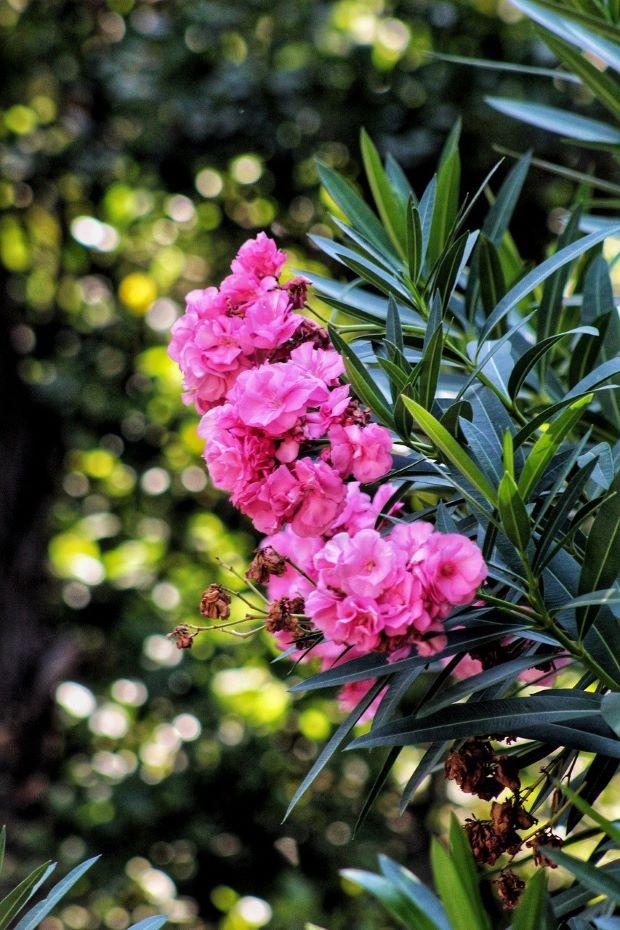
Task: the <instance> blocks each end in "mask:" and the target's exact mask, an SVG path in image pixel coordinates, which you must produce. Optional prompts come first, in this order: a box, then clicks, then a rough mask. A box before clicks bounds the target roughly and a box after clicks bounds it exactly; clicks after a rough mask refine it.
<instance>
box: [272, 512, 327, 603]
mask: <svg viewBox="0 0 620 930" xmlns="http://www.w3.org/2000/svg"><path fill="white" fill-rule="evenodd" d="M262 545H263V546H271V547H272V548H273V549H275V550H276V552H278V553H279V554H280V555H282V556H288V557H289V558H290V559H292V560H293V562H294V563H295V565H298V566H299V568H301V569H302V570H303V571H304V572H305V573H306V575H309V576H310V577H311V578H312V577H313V576H314V575H315V574H316V573H315V571H314V565H313V559H314V556H315V555H316V554H317V552H318V551H319V549H322V548H323V539H322V537H321V536H298V535H297V533H296V532H295V531H294V530H293V528H292V527H291V526H288V525H287V526H285V527H284V528H283V529H281V530H280V532H279V533H274V534H273V535H271V536H267V537H266V538H265V539H264V540H263V542H262ZM313 588H314V585H313V584H312V582H310V581H308V579H307V578H306V577H305V576H304V575H302V574H300V572H298V571H297V570H296V569H295V568H293V567H292V566H291V565H288V566H287V569H286V571H285V572H284V574H283V575H279V576H278V575H272V576H271V577H270V579H269V584H268V585H267V593H268V595H269V600H271V601H277V600H278V599H279V598H281V597H290V598H294V597H305V596H306V595H307V594H309V593H310V591H312V590H313Z"/></svg>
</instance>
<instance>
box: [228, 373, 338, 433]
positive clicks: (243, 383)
mask: <svg viewBox="0 0 620 930" xmlns="http://www.w3.org/2000/svg"><path fill="white" fill-rule="evenodd" d="M327 395H328V389H327V387H326V385H325V384H324V383H323V382H321V381H319V379H318V378H315V377H313V376H312V375H308V374H305V373H304V372H303V371H302V370H301V369H300V368H299V366H297V365H295V364H292V363H290V362H278V363H276V364H275V365H271V364H265V365H261V366H260V367H259V368H254V369H250V370H249V371H246V372H243V374H242V375H240V376H239V378H238V379H237V381H236V383H235V386H234V387H233V388H232V390H231V391H230V393H229V397H228V399H229V401H230V403H231V404H233V405H234V407H235V408H236V410H237V412H238V416H239V418H240V419H241V420H242V421H243V422H244V423H245V424H246V425H247V426H251V427H254V428H255V429H260V430H263V431H264V432H265V433H267V435H269V436H274V437H280V436H284V435H285V434H286V433H287V432H288V431H289V430H291V429H293V427H295V426H297V425H298V424H299V422H300V420H301V418H302V417H303V416H304V415H305V413H306V411H307V409H308V407H309V406H316V405H317V404H319V403H322V402H323V401H324V400H325V399H326V398H327Z"/></svg>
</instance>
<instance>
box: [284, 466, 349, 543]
mask: <svg viewBox="0 0 620 930" xmlns="http://www.w3.org/2000/svg"><path fill="white" fill-rule="evenodd" d="M294 470H295V478H296V480H297V481H298V483H299V489H300V490H299V497H298V504H297V507H296V509H295V512H294V514H293V516H292V519H291V526H292V528H293V530H294V531H295V532H296V533H297V535H298V536H320V535H322V534H323V533H325V532H326V531H327V530H328V529H329V527H330V526H331V525H332V523H333V522H334V520H335V518H336V516H337V514H338V513H339V511H340V509H341V508H342V505H343V503H344V498H345V487H344V484H343V483H342V480H341V478H340V476H339V475H338V474H337V473H336V472H335V471H334V470H333V468H330V467H329V465H326V464H325V463H324V462H313V461H312V459H309V458H303V459H299V460H298V461H297V462H296V463H295V468H294Z"/></svg>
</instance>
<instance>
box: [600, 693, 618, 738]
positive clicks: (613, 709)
mask: <svg viewBox="0 0 620 930" xmlns="http://www.w3.org/2000/svg"><path fill="white" fill-rule="evenodd" d="M601 713H602V715H603V719H604V720H605V721H606V722H607V723H608V724H609V726H610V727H611V728H612V730H613V731H614V733H615V734H616V736H620V693H618V692H611V693H610V694H604V695H603V700H602V701H601Z"/></svg>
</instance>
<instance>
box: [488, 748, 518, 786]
mask: <svg viewBox="0 0 620 930" xmlns="http://www.w3.org/2000/svg"><path fill="white" fill-rule="evenodd" d="M495 758H496V763H495V771H494V772H493V775H494V776H495V778H496V779H497V781H498V782H499V783H500V785H503V786H504V788H510V790H511V791H518V790H519V788H520V787H521V780H520V778H519V768H518V765H517V763H516V761H515V760H514V759H510V758H502V757H501V756H500V757H498V756H496V757H495Z"/></svg>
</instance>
